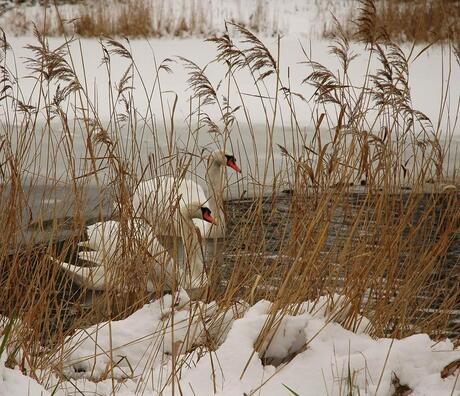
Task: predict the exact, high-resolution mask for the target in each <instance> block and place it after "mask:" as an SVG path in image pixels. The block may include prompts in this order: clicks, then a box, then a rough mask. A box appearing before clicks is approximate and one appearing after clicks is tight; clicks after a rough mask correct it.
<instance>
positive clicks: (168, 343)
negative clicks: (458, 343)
mask: <svg viewBox="0 0 460 396" xmlns="http://www.w3.org/2000/svg"><path fill="white" fill-rule="evenodd" d="M331 303H332V299H331V298H324V297H322V298H320V299H319V300H318V301H316V303H315V304H313V302H305V303H303V304H301V306H300V308H299V309H298V311H297V313H296V314H295V315H294V314H292V315H291V314H289V311H287V312H284V314H281V313H279V314H278V318H279V319H280V324H279V326H274V327H273V329H276V330H271V332H270V333H269V334H268V336H267V337H266V338H265V341H263V342H262V343H261V346H260V348H259V352H257V351H255V350H254V345H255V343H256V340H257V338H258V336H259V334H260V332H261V329H262V328H263V326H264V324H265V323H266V321H267V319H268V317H269V316H268V313H269V311H270V308H271V303H269V302H268V301H259V302H258V303H256V304H255V305H254V306H252V307H248V306H247V305H246V304H245V303H239V304H237V305H235V307H232V308H231V309H228V310H227V311H226V312H225V313H222V314H220V315H216V314H215V313H216V310H217V306H216V305H215V304H214V303H210V304H204V303H200V302H194V303H190V302H188V300H187V298H186V296H184V295H180V296H177V298H176V300H175V301H174V306H175V308H174V310H172V309H171V304H172V299H171V297H170V296H165V297H164V299H162V300H157V301H155V302H152V303H151V304H148V305H145V306H144V307H143V308H142V309H140V310H139V311H137V312H135V313H134V314H133V315H131V316H130V317H128V318H126V319H124V320H120V321H114V322H112V323H111V324H110V327H109V324H108V323H101V324H99V325H98V326H93V327H91V328H88V329H85V330H82V331H79V332H77V333H76V334H75V335H74V336H73V337H72V338H70V339H68V341H67V342H66V344H65V346H64V353H63V359H64V373H65V376H66V377H67V378H68V379H69V381H63V382H61V383H60V384H59V385H58V387H57V389H58V391H57V394H59V395H63V396H64V395H74V394H83V395H91V394H94V392H96V393H97V394H99V395H110V394H112V389H113V388H115V389H116V391H117V393H116V394H118V395H134V394H143V395H160V394H161V395H170V394H172V386H173V385H172V384H169V385H167V382H168V381H170V379H171V370H172V367H173V359H172V358H171V356H172V354H173V353H174V354H175V355H176V356H178V358H177V359H176V360H175V364H174V370H175V371H176V375H175V384H174V387H175V391H176V392H178V389H180V390H181V394H184V395H200V396H207V395H213V394H218V395H229V396H230V395H242V394H248V395H250V394H254V395H284V394H286V395H287V394H289V392H288V391H287V389H286V388H285V385H286V386H288V387H289V388H291V389H292V390H294V391H295V392H297V393H298V394H299V395H302V396H304V395H312V396H318V395H343V394H348V389H350V388H351V391H352V392H353V394H369V395H374V394H380V395H392V394H394V393H393V392H394V390H395V389H394V387H395V385H394V384H393V385H392V379H394V378H395V375H396V376H397V377H398V379H399V384H401V385H407V386H408V387H410V388H411V389H412V390H413V394H414V395H427V396H428V395H430V396H433V395H450V394H451V392H454V394H456V392H458V391H460V383H458V382H457V381H456V374H457V372H455V373H454V375H452V376H449V377H447V378H445V379H442V378H441V375H440V373H441V371H442V369H443V368H444V367H445V366H446V365H447V364H448V363H450V362H452V361H453V360H455V359H458V358H460V350H458V349H454V347H453V345H452V343H451V342H450V341H441V342H435V341H433V340H431V339H430V338H429V337H428V336H427V335H424V334H418V335H414V336H411V337H408V338H405V339H401V340H392V339H373V338H371V337H370V336H368V335H367V334H366V333H365V331H366V329H369V326H370V325H369V323H368V321H367V320H366V319H365V318H361V319H360V320H359V321H358V323H359V325H358V327H357V328H356V329H355V332H352V331H349V330H346V329H345V328H343V327H342V325H341V324H340V323H339V322H340V321H341V320H342V319H343V315H344V312H345V311H344V309H345V310H346V304H345V300H344V299H343V298H341V297H339V296H335V297H334V304H331ZM331 307H334V308H331ZM211 318H214V320H211ZM216 318H219V319H217V320H216ZM268 340H271V342H268ZM208 345H217V349H215V350H209V349H208ZM110 346H112V348H110ZM262 355H263V359H261V357H262ZM111 362H112V363H111ZM55 385H56V379H54V380H52V381H51V382H50V383H49V387H51V386H53V387H54V386H55ZM77 390H78V391H77ZM79 392H82V393H79Z"/></svg>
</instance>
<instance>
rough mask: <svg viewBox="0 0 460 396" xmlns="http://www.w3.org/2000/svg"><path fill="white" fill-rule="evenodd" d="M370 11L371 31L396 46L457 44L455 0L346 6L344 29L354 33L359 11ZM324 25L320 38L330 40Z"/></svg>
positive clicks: (459, 26)
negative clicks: (371, 14) (397, 44)
mask: <svg viewBox="0 0 460 396" xmlns="http://www.w3.org/2000/svg"><path fill="white" fill-rule="evenodd" d="M371 8H372V9H373V12H375V19H374V21H373V22H374V23H373V29H374V31H375V32H376V34H386V35H388V36H389V37H390V38H391V39H392V40H393V41H396V42H406V41H409V42H417V43H431V42H436V41H446V40H447V41H449V40H452V41H453V42H454V43H457V45H458V43H460V5H459V3H458V1H455V0H439V1H430V0H412V1H406V0H381V1H378V2H373V1H353V2H350V10H349V11H348V15H347V16H345V17H343V19H342V20H343V25H344V29H345V30H346V31H347V32H348V33H350V34H353V33H355V32H356V31H357V28H356V26H355V25H354V23H353V21H354V20H355V19H356V17H357V16H358V14H359V12H360V9H362V10H366V9H371ZM333 31H334V27H333V26H332V30H330V29H329V28H328V27H327V25H326V27H325V29H324V32H323V34H324V35H325V36H326V37H330V35H331V34H333Z"/></svg>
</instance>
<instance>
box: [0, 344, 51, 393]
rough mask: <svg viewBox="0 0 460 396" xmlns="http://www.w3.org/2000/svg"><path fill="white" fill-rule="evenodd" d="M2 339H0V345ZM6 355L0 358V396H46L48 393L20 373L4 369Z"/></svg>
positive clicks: (31, 379)
mask: <svg viewBox="0 0 460 396" xmlns="http://www.w3.org/2000/svg"><path fill="white" fill-rule="evenodd" d="M2 339H3V337H0V343H1V342H2ZM5 361H6V353H3V354H2V356H0V396H25V395H27V396H47V395H50V393H49V392H48V391H47V390H46V389H45V388H44V387H43V386H42V385H40V384H39V383H38V382H37V381H35V380H34V379H33V378H31V377H28V376H26V375H24V374H22V373H21V371H19V370H17V369H15V370H13V369H10V368H8V367H5Z"/></svg>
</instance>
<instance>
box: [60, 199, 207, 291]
mask: <svg viewBox="0 0 460 396" xmlns="http://www.w3.org/2000/svg"><path fill="white" fill-rule="evenodd" d="M193 218H198V219H203V220H205V221H208V222H213V223H215V222H216V220H215V219H214V218H213V217H212V215H211V211H210V210H209V209H208V208H207V207H203V206H201V204H199V203H189V204H187V205H186V206H185V207H183V208H181V210H180V219H181V220H180V221H182V222H183V225H182V226H181V229H182V235H181V236H182V238H183V240H184V243H185V241H187V243H190V244H192V245H196V244H197V242H196V238H197V237H198V236H197V235H196V233H195V232H194V230H193V229H191V228H192V227H193V222H192V219H193ZM190 224H191V225H190ZM129 227H130V229H129V230H128V231H129V232H128V233H127V234H128V235H129V236H130V237H131V242H134V243H135V245H134V246H135V248H139V249H145V251H146V252H148V254H149V255H151V256H152V258H153V259H154V266H153V267H154V268H153V270H154V271H155V273H156V274H157V276H158V277H161V276H162V275H163V276H164V277H165V278H166V281H167V283H168V286H171V283H172V278H173V276H174V262H173V261H172V259H171V257H170V256H169V254H168V253H167V251H166V250H165V249H164V248H163V246H162V245H161V244H160V242H159V241H158V240H157V239H156V238H155V237H154V236H153V233H152V230H151V228H150V227H149V226H148V225H146V224H145V223H144V222H143V221H141V220H139V219H134V220H133V221H132V223H130V225H129ZM87 231H88V237H89V239H88V240H87V241H84V242H80V243H79V245H80V246H84V247H89V248H91V249H94V250H93V251H84V252H79V253H78V255H79V257H80V258H81V259H83V260H86V261H89V262H91V263H92V264H95V266H92V267H81V266H76V265H72V264H69V263H66V262H62V261H59V260H57V259H55V258H52V257H51V259H52V261H53V262H56V263H58V264H59V265H60V267H61V268H62V269H64V271H65V272H66V273H67V274H69V275H70V276H71V277H72V279H73V281H74V282H75V283H76V284H77V285H79V286H85V287H86V288H88V289H92V290H105V289H107V288H108V287H110V286H111V285H113V280H114V278H115V277H116V276H117V274H116V272H117V271H116V268H114V265H116V264H114V263H116V262H117V260H119V259H120V256H119V254H120V252H121V250H122V247H121V246H120V243H122V242H121V241H120V235H121V232H120V231H121V230H120V223H119V222H117V221H112V220H111V221H105V222H99V223H96V224H93V225H91V226H89V227H88V228H87ZM194 234H195V235H194ZM162 271H164V272H163V273H162ZM199 271H201V272H199ZM178 272H179V274H178V275H179V283H180V284H183V285H184V286H185V287H186V288H187V286H189V287H191V285H197V284H199V283H200V279H201V275H202V273H203V258H202V256H201V252H200V251H197V250H193V249H190V251H189V252H188V254H187V257H186V269H185V271H181V270H179V271H178ZM192 275H193V276H192ZM146 289H147V291H148V292H152V291H154V290H155V286H154V283H153V282H152V280H151V279H148V281H147V285H146Z"/></svg>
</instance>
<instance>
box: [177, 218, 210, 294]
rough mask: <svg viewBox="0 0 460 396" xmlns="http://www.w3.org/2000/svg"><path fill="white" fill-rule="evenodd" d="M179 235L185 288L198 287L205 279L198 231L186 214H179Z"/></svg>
mask: <svg viewBox="0 0 460 396" xmlns="http://www.w3.org/2000/svg"><path fill="white" fill-rule="evenodd" d="M181 222H182V224H181V227H180V230H181V237H182V242H183V244H184V258H185V266H184V267H185V268H184V274H185V285H186V287H185V288H186V289H189V288H190V289H193V288H195V287H200V285H201V284H202V283H203V280H205V279H206V278H205V277H206V275H205V272H204V258H203V251H202V248H201V243H200V240H199V238H198V233H197V230H196V228H195V225H194V224H193V221H192V219H191V218H190V217H188V216H181Z"/></svg>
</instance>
